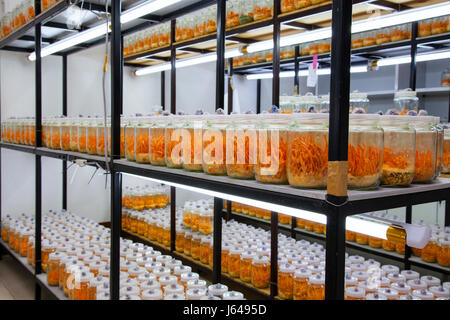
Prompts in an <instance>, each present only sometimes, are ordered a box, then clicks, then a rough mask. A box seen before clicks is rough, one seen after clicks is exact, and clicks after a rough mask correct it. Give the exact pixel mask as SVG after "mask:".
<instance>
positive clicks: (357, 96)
mask: <svg viewBox="0 0 450 320" xmlns="http://www.w3.org/2000/svg"><path fill="white" fill-rule="evenodd" d="M352 100H367V93H365V92H359V91H358V90H355V91H353V92H351V93H350V101H352Z"/></svg>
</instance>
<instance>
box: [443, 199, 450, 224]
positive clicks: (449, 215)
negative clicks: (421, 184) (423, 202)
mask: <svg viewBox="0 0 450 320" xmlns="http://www.w3.org/2000/svg"><path fill="white" fill-rule="evenodd" d="M449 226H450V198H447V199H445V216H444V227H449Z"/></svg>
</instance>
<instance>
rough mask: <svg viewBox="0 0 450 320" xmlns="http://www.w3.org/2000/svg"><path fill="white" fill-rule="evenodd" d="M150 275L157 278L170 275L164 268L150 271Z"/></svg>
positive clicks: (168, 270) (167, 269)
mask: <svg viewBox="0 0 450 320" xmlns="http://www.w3.org/2000/svg"><path fill="white" fill-rule="evenodd" d="M152 273H153V274H154V275H156V276H157V277H163V276H166V275H170V269H169V268H166V267H156V268H153V269H152Z"/></svg>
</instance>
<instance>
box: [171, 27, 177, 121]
mask: <svg viewBox="0 0 450 320" xmlns="http://www.w3.org/2000/svg"><path fill="white" fill-rule="evenodd" d="M175 32H176V20H175V19H174V20H172V21H171V22H170V36H171V38H170V39H172V43H174V42H175ZM176 62H177V50H176V49H175V47H174V46H171V49H170V65H171V69H170V113H172V114H175V113H176V110H177V100H176V99H177V69H176Z"/></svg>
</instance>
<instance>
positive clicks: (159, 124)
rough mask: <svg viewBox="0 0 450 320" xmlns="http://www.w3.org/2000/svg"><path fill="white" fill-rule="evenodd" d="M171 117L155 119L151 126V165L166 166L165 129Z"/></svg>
mask: <svg viewBox="0 0 450 320" xmlns="http://www.w3.org/2000/svg"><path fill="white" fill-rule="evenodd" d="M168 119H169V117H165V116H158V117H155V118H154V119H153V121H152V123H151V126H150V163H151V164H152V165H155V166H165V165H166V162H165V139H166V138H165V133H164V130H165V127H166V125H167V120H168Z"/></svg>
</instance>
